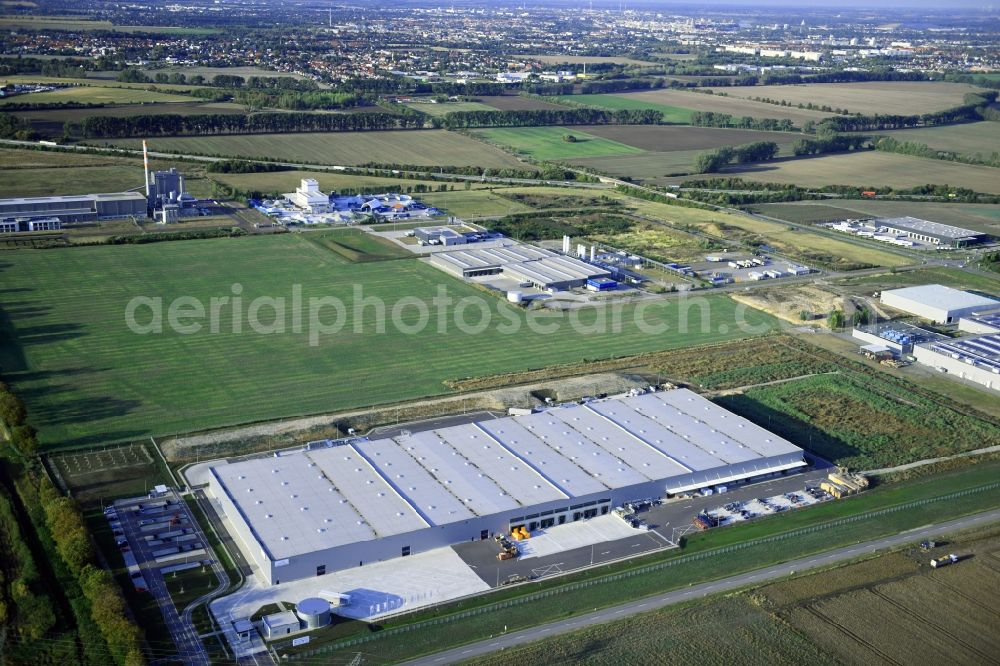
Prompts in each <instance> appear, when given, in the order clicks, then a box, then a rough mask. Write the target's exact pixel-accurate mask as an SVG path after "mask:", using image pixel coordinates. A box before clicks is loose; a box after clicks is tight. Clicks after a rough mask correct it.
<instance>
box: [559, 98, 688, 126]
mask: <svg viewBox="0 0 1000 666" xmlns="http://www.w3.org/2000/svg"><path fill="white" fill-rule="evenodd" d="M556 99H558V100H559V101H560V102H569V103H570V104H584V105H586V106H593V107H595V108H598V109H607V110H608V111H621V110H630V109H655V110H657V111H662V112H663V122H665V123H678V124H682V125H684V124H687V123H690V122H691V109H686V108H683V107H680V106H672V105H669V104H659V103H657V102H652V101H647V100H639V99H633V98H631V97H622V96H621V95H560V96H558V97H556Z"/></svg>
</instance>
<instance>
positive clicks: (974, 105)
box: [817, 90, 997, 132]
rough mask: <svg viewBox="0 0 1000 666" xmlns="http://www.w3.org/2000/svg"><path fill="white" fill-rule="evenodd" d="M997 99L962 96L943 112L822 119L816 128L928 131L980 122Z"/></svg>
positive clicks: (989, 95)
mask: <svg viewBox="0 0 1000 666" xmlns="http://www.w3.org/2000/svg"><path fill="white" fill-rule="evenodd" d="M996 99H997V91H992V90H991V91H983V92H979V93H966V95H965V98H964V100H963V103H962V104H961V105H960V106H956V107H953V108H951V109H945V110H944V111H935V112H933V113H922V114H912V115H894V114H874V115H870V116H864V115H860V114H858V115H853V116H833V117H831V118H824V119H823V120H822V121H820V123H819V124H818V125H817V127H818V128H821V129H822V128H825V129H827V130H829V131H833V132H872V131H878V130H892V129H903V128H907V127H931V126H934V125H954V124H955V123H963V122H974V121H977V120H983V118H984V112H986V110H987V109H988V107H989V105H990V104H993V103H994V102H995V101H996Z"/></svg>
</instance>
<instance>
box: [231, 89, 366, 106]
mask: <svg viewBox="0 0 1000 666" xmlns="http://www.w3.org/2000/svg"><path fill="white" fill-rule="evenodd" d="M233 101H234V102H237V103H239V104H244V105H246V106H248V107H250V108H254V109H263V108H268V107H270V108H275V109H292V110H294V111H304V110H306V109H349V108H353V107H356V106H360V105H362V104H364V103H365V100H364V98H363V97H361V96H360V95H357V94H355V93H348V92H329V91H311V92H296V91H287V92H279V93H274V92H268V91H265V90H237V91H235V92H234V93H233Z"/></svg>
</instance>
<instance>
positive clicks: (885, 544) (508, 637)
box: [404, 509, 1000, 666]
mask: <svg viewBox="0 0 1000 666" xmlns="http://www.w3.org/2000/svg"><path fill="white" fill-rule="evenodd" d="M997 521H1000V509H994V510H992V511H986V512H984V513H978V514H975V515H972V516H966V517H964V518H956V519H955V520H949V521H946V522H942V523H938V524H936V525H930V526H927V527H920V528H917V529H913V530H907V531H906V532H902V533H901V534H896V535H893V536H888V537H883V538H881V539H875V540H873V541H867V542H864V543H858V544H855V545H853V546H845V547H843V548H837V549H836V550H831V551H829V552H827V553H823V554H821V555H813V556H809V557H803V558H800V559H797V560H793V561H791V562H785V563H783V564H776V565H774V566H770V567H766V568H764V569H758V570H757V571H751V572H749V573H744V574H739V575H736V576H730V577H729V578H723V579H721V580H716V581H711V582H707V583H701V584H699V585H692V586H690V587H686V588H683V589H679V590H674V591H671V592H665V593H663V594H658V595H656V596H653V597H648V598H646V599H640V600H638V601H632V602H629V603H627V604H622V605H620V606H613V607H611V608H606V609H603V610H599V611H595V612H593V613H587V614H586V615H581V616H579V617H575V618H572V619H569V620H560V621H558V622H551V623H549V624H544V625H541V626H538V627H531V628H530V629H523V630H521V631H514V632H511V633H506V634H505V633H501V632H502V630H503V628H502V627H497V636H495V637H494V638H489V639H486V640H483V641H479V642H478V643H471V644H469V645H463V646H461V647H457V648H453V649H451V650H446V651H444V652H439V653H437V654H431V655H427V656H425V657H420V658H418V659H413V660H411V661H408V662H405V664H404V666H441V665H442V664H448V663H453V662H456V661H463V660H466V659H472V658H473V657H476V656H479V655H484V654H489V653H491V652H495V651H497V650H504V649H507V648H512V647H519V646H522V645H524V644H525V643H527V642H530V641H535V640H539V639H541V638H547V637H549V636H556V635H558V634H564V633H568V632H571V631H576V630H578V629H583V628H584V627H589V626H593V625H596V624H603V623H605V622H611V621H613V620H620V619H622V618H626V617H629V616H630V615H636V614H638V613H645V612H648V611H652V610H656V609H659V608H663V607H665V606H670V605H672V604H676V603H680V602H684V601H690V600H692V599H700V598H703V597H706V596H709V595H712V594H718V593H720V592H726V591H729V590H735V589H739V588H743V587H747V586H750V585H758V584H760V583H764V582H766V581H769V580H772V579H775V578H781V577H782V576H787V575H790V574H793V573H795V572H797V571H806V570H809V569H814V568H819V567H826V566H830V565H832V564H837V563H838V562H844V561H846V560H850V559H853V558H855V557H859V556H860V555H861V554H862V553H872V552H876V551H879V550H885V549H888V548H893V547H896V546H902V545H904V544H907V543H914V542H917V541H921V540H923V539H931V538H937V537H941V536H942V535H945V534H947V533H949V532H954V531H957V530H965V529H969V528H971V527H977V526H979V525H986V524H990V523H995V522H997Z"/></svg>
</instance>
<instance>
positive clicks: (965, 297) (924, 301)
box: [882, 284, 1000, 324]
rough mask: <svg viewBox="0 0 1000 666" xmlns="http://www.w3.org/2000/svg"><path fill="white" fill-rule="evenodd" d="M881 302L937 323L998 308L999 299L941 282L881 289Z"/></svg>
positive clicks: (945, 322) (953, 321)
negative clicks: (948, 285)
mask: <svg viewBox="0 0 1000 666" xmlns="http://www.w3.org/2000/svg"><path fill="white" fill-rule="evenodd" d="M882 303H883V304H884V305H888V306H889V307H891V308H895V309H897V310H902V311H903V312H909V313H910V314H914V315H917V316H918V317H923V318H924V319H928V320H930V321H933V322H937V323H939V324H953V323H955V322H957V321H958V320H959V318H961V317H964V316H966V315H970V314H972V313H974V312H977V311H981V310H989V309H991V308H996V307H1000V301H997V300H994V299H992V298H987V297H985V296H979V295H978V294H973V293H970V292H967V291H960V290H958V289H952V288H951V287H945V286H943V285H940V284H925V285H921V286H919V287H904V288H903V289H890V290H888V291H883V292H882Z"/></svg>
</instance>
